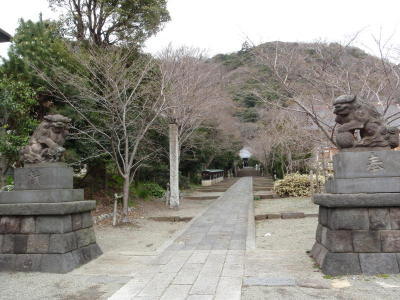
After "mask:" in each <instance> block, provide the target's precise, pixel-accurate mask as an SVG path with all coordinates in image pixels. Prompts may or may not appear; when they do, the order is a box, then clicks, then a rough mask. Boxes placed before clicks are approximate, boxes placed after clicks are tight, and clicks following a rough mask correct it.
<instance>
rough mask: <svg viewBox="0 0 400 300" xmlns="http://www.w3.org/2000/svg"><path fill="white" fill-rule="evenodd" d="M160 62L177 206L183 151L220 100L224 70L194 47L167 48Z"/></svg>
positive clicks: (171, 170)
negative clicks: (166, 107)
mask: <svg viewBox="0 0 400 300" xmlns="http://www.w3.org/2000/svg"><path fill="white" fill-rule="evenodd" d="M158 61H159V69H160V73H161V78H162V84H163V86H164V87H165V89H164V90H163V97H164V98H165V101H166V103H167V104H168V109H167V110H166V111H165V112H164V113H163V116H164V118H165V120H166V121H167V122H168V123H169V124H170V126H169V128H170V135H169V137H170V188H171V197H170V198H171V199H170V206H171V207H177V206H179V157H180V151H182V150H183V151H184V148H185V147H184V146H185V143H187V142H188V140H189V138H190V136H191V135H192V134H193V133H194V132H195V131H196V129H198V128H199V127H200V126H201V124H202V123H203V122H204V120H205V119H207V116H208V113H209V112H210V110H212V107H214V106H215V105H216V104H218V101H219V100H220V99H221V95H222V82H221V72H220V70H219V66H218V65H216V64H214V63H212V62H207V61H206V59H205V57H204V55H203V53H202V51H200V50H199V49H194V48H186V47H182V48H179V49H173V48H171V47H168V48H166V49H165V50H164V51H162V52H161V53H160V54H159V55H158Z"/></svg>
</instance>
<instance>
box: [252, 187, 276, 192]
mask: <svg viewBox="0 0 400 300" xmlns="http://www.w3.org/2000/svg"><path fill="white" fill-rule="evenodd" d="M271 190H272V188H265V187H264V188H253V191H256V192H258V191H271Z"/></svg>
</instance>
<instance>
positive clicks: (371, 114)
mask: <svg viewBox="0 0 400 300" xmlns="http://www.w3.org/2000/svg"><path fill="white" fill-rule="evenodd" d="M333 106H334V111H333V112H334V114H335V115H336V119H335V121H336V123H338V124H339V127H338V128H337V131H336V143H337V145H338V147H339V148H341V149H349V148H365V147H380V148H389V149H390V148H396V147H398V146H399V129H397V128H396V127H387V126H386V125H385V122H384V120H383V117H382V116H381V114H380V113H379V112H378V111H377V110H376V109H375V107H373V106H371V105H367V104H365V103H361V102H360V101H358V100H357V99H356V96H353V95H343V96H340V97H338V98H336V99H335V101H334V103H333ZM356 130H359V133H360V138H361V139H360V140H357V139H356V137H355V133H356Z"/></svg>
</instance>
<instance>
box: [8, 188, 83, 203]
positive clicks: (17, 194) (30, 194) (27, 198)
mask: <svg viewBox="0 0 400 300" xmlns="http://www.w3.org/2000/svg"><path fill="white" fill-rule="evenodd" d="M82 200H84V199H83V189H58V190H55V189H54V190H23V191H11V192H3V193H0V204H16V203H59V202H72V201H82ZM0 207H1V206H0Z"/></svg>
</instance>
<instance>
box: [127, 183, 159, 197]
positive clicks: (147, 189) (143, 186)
mask: <svg viewBox="0 0 400 300" xmlns="http://www.w3.org/2000/svg"><path fill="white" fill-rule="evenodd" d="M134 192H135V195H136V196H137V197H139V198H142V199H148V198H161V197H162V196H164V193H165V190H164V189H163V188H162V187H161V186H160V185H159V184H157V183H154V182H147V183H139V184H138V185H137V186H136V187H135V188H134Z"/></svg>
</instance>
